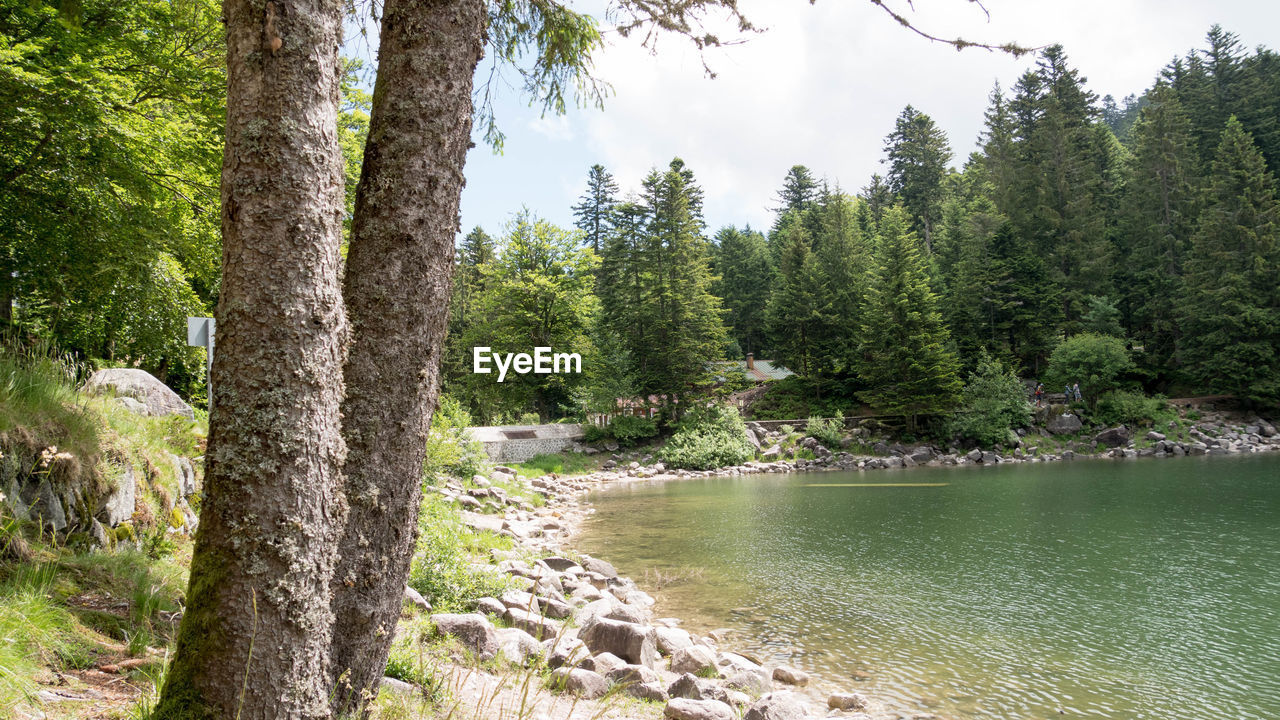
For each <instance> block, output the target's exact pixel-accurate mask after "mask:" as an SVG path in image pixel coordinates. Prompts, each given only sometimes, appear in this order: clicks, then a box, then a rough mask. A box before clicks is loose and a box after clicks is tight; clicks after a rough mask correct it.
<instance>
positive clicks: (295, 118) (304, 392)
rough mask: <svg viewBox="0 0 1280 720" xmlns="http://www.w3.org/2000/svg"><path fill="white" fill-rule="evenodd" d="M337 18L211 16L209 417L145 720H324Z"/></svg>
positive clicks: (245, 0)
mask: <svg viewBox="0 0 1280 720" xmlns="http://www.w3.org/2000/svg"><path fill="white" fill-rule="evenodd" d="M343 7H344V3H343V2H342V0H278V1H277V2H274V3H273V2H263V1H262V0H226V2H225V4H224V18H225V21H226V29H227V30H226V31H227V132H226V151H225V154H224V159H223V169H222V243H223V254H222V290H221V295H220V297H219V301H218V307H217V320H218V352H217V355H216V357H215V359H214V366H213V374H214V376H215V377H216V379H217V382H216V383H215V386H216V388H217V397H216V403H215V405H214V411H213V416H212V418H211V421H210V436H209V446H208V450H207V453H206V455H205V458H206V472H205V496H204V504H203V509H202V511H201V516H200V527H199V530H198V532H197V533H196V541H195V550H194V555H193V557H192V562H191V581H190V586H189V588H188V591H187V607H186V612H185V614H184V616H183V619H182V625H181V627H180V629H179V633H178V642H177V649H176V653H175V656H174V658H173V662H172V664H171V665H170V668H169V674H168V678H167V680H166V682H165V685H164V690H163V693H162V696H161V699H160V703H159V706H158V708H157V709H156V712H155V714H154V715H153V717H155V718H179V717H180V718H191V717H213V718H220V719H222V718H237V719H238V720H258V719H262V720H268V719H271V720H275V719H282V718H290V719H291V718H300V719H305V718H327V717H329V697H330V690H331V687H332V686H331V685H330V673H329V663H328V657H329V644H330V637H331V634H332V623H333V613H332V610H331V608H330V604H329V601H330V582H331V580H332V577H333V568H334V565H335V563H336V556H337V540H338V538H339V536H340V534H341V528H342V522H343V519H344V516H345V512H346V503H345V500H344V498H343V496H342V493H341V486H340V482H341V474H340V471H341V466H342V460H343V454H344V449H343V442H342V437H341V429H340V427H339V414H338V411H339V408H340V404H341V400H342V365H343V361H344V358H345V349H344V348H345V340H346V319H345V313H344V311H343V307H342V298H341V293H340V287H339V280H338V266H339V265H338V264H339V256H338V246H339V242H340V240H341V233H342V208H343V171H342V164H341V157H342V156H341V152H340V149H339V145H338V138H337V127H336V124H337V108H338V49H339V46H340V44H341V40H342V19H343Z"/></svg>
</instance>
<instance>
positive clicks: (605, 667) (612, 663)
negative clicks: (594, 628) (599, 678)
mask: <svg viewBox="0 0 1280 720" xmlns="http://www.w3.org/2000/svg"><path fill="white" fill-rule="evenodd" d="M588 649H590V648H588ZM590 664H591V667H590V668H589V669H591V670H595V671H596V672H598V673H600V674H601V675H608V674H609V672H610V671H612V670H616V669H618V668H620V667H622V666H624V665H626V664H627V661H626V660H623V659H622V658H620V657H618V656H617V655H614V654H613V653H611V652H602V653H600V654H598V655H596V656H595V657H593V658H590ZM582 667H587V663H586V662H583V663H582Z"/></svg>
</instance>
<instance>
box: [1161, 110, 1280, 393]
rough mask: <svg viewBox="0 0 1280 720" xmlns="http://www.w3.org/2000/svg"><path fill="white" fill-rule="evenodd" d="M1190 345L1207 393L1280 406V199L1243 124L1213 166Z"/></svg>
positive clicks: (1191, 302)
mask: <svg viewBox="0 0 1280 720" xmlns="http://www.w3.org/2000/svg"><path fill="white" fill-rule="evenodd" d="M1186 280H1187V282H1186V295H1185V300H1184V307H1183V330H1184V334H1183V336H1182V342H1181V343H1180V346H1181V349H1182V352H1183V357H1184V360H1185V362H1186V366H1187V368H1186V370H1187V373H1188V375H1190V376H1191V377H1192V378H1193V379H1194V380H1195V381H1196V382H1197V384H1198V385H1199V386H1201V387H1204V388H1207V389H1209V390H1210V391H1213V392H1217V393H1230V394H1234V395H1236V396H1237V397H1240V398H1241V399H1245V400H1249V401H1252V402H1254V403H1258V404H1262V405H1267V406H1272V407H1274V406H1277V405H1280V200H1278V199H1277V197H1276V190H1275V180H1274V178H1273V177H1272V175H1271V174H1270V173H1269V172H1268V171H1267V168H1266V165H1265V163H1264V162H1263V158H1262V155H1261V154H1260V153H1259V152H1258V150H1257V147H1256V146H1255V145H1254V143H1253V140H1252V139H1251V138H1250V137H1249V135H1248V133H1247V132H1245V130H1244V128H1243V127H1242V126H1241V124H1240V122H1239V121H1238V120H1237V119H1236V118H1234V117H1233V118H1231V119H1230V120H1229V121H1228V122H1227V126H1226V129H1225V130H1223V132H1222V141H1221V143H1220V144H1219V146H1218V152H1217V155H1216V156H1215V158H1214V161H1213V181H1212V183H1211V185H1210V187H1209V192H1208V204H1207V206H1206V207H1205V209H1204V211H1203V212H1202V213H1201V214H1200V224H1199V227H1198V228H1197V230H1196V233H1195V235H1194V236H1193V237H1192V240H1191V252H1190V257H1189V258H1188V259H1187V277H1186Z"/></svg>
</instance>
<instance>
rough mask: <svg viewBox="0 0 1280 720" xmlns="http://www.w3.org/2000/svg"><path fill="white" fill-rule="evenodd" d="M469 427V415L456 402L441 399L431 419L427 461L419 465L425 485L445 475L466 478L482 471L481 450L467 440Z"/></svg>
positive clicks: (451, 399) (450, 399) (443, 397)
mask: <svg viewBox="0 0 1280 720" xmlns="http://www.w3.org/2000/svg"><path fill="white" fill-rule="evenodd" d="M470 425H471V414H470V413H468V412H467V411H466V410H464V409H463V408H462V405H461V404H460V403H459V402H458V401H457V400H455V399H453V398H452V397H449V396H448V395H443V396H441V398H440V407H438V408H436V412H435V414H434V415H432V416H431V433H430V434H429V435H428V436H427V460H426V462H425V463H423V466H422V477H423V480H424V481H425V482H426V483H427V484H428V485H437V484H439V483H440V482H441V481H442V480H443V478H444V477H445V476H446V475H453V476H455V477H464V478H469V477H471V476H472V475H475V474H476V473H478V472H480V471H481V470H482V469H483V466H484V462H485V460H486V456H485V454H484V449H483V448H482V447H481V445H480V443H478V442H476V441H474V440H472V439H471V434H470V433H469V432H467V427H468V426H470Z"/></svg>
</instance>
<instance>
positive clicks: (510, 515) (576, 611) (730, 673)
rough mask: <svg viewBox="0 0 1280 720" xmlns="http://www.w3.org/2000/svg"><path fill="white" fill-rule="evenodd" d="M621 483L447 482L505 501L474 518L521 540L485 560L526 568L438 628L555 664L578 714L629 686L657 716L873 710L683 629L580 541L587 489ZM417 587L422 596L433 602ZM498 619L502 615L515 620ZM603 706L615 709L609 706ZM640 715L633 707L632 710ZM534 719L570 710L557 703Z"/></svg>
mask: <svg viewBox="0 0 1280 720" xmlns="http://www.w3.org/2000/svg"><path fill="white" fill-rule="evenodd" d="M631 477H632V476H627V475H620V476H616V477H615V479H618V480H622V479H629V478H631ZM655 477H658V476H655ZM670 477H672V478H676V477H679V476H676V475H672V476H670ZM490 478H493V479H496V480H499V481H500V482H501V484H509V483H511V482H519V483H527V484H528V486H529V487H530V488H532V489H533V490H534V491H535V492H538V493H539V494H541V495H542V496H543V497H544V498H545V499H546V503H545V505H544V506H543V507H541V508H534V507H530V506H529V505H528V504H527V503H523V502H521V501H519V500H518V499H516V498H514V497H510V496H509V495H508V494H507V493H506V492H504V491H501V490H500V489H499V488H498V487H495V486H493V485H492V484H491V483H490ZM610 481H611V480H610V479H608V478H606V477H599V476H581V477H573V478H559V477H554V476H551V477H542V478H534V479H532V480H526V479H524V478H518V477H517V476H516V475H515V473H514V471H512V470H511V469H510V468H506V467H497V468H494V469H493V471H492V472H491V473H490V477H482V476H477V477H475V478H473V479H472V482H471V483H470V485H471V486H472V487H464V485H463V484H462V483H451V484H450V485H448V486H446V487H444V488H441V489H439V492H441V493H442V494H444V495H445V496H446V497H450V498H452V499H454V500H458V501H460V502H463V504H465V505H468V506H472V507H476V506H475V505H474V503H480V507H481V508H483V509H488V510H493V509H495V508H494V507H493V506H494V505H500V506H501V507H502V512H501V514H483V513H477V512H471V511H470V510H464V511H463V514H462V518H463V523H464V524H466V525H467V526H469V527H471V528H473V529H475V530H484V531H489V532H493V533H497V534H499V535H504V536H506V537H509V538H511V539H512V541H513V542H514V543H515V547H514V548H513V549H512V550H495V551H492V553H491V555H492V563H491V564H487V565H483V566H477V567H476V568H475V569H477V570H478V571H481V572H492V573H501V574H504V575H507V576H510V577H512V578H515V579H516V583H517V584H518V587H519V589H513V590H510V591H507V592H505V593H503V594H502V596H501V597H486V598H481V599H480V600H479V602H478V603H477V607H476V612H474V613H466V614H434V615H431V621H432V623H433V624H434V625H435V627H436V629H437V631H438V632H440V633H441V634H444V635H450V636H453V637H454V638H456V639H457V640H458V641H459V642H461V643H462V645H463V646H464V647H466V648H467V649H468V650H469V651H470V653H471V654H472V656H473V657H474V659H476V660H480V661H481V662H483V661H487V660H491V659H494V658H496V657H498V656H499V655H501V656H503V657H505V658H506V660H508V661H510V662H512V663H515V664H517V665H524V666H534V665H538V664H539V663H545V664H546V666H547V667H548V668H550V669H551V672H550V676H549V682H548V685H549V687H550V688H551V689H552V690H553V691H554V692H556V693H559V694H565V695H571V696H573V697H574V698H575V701H574V702H575V705H574V706H568V707H566V706H564V705H563V703H562V704H561V705H559V706H556V707H559V708H560V709H561V710H564V711H567V712H568V713H569V715H572V713H573V711H572V710H571V709H570V708H571V707H576V704H577V703H579V702H587V703H590V702H592V701H596V702H600V701H603V700H606V699H607V697H608V696H609V695H611V694H615V693H619V692H620V693H622V694H623V695H626V696H629V697H631V698H636V699H640V700H646V701H650V702H651V703H652V705H651V706H650V708H649V710H648V711H647V712H648V714H652V715H654V716H656V715H657V714H658V712H659V711H660V712H661V714H662V715H664V716H665V717H667V718H673V719H675V720H736V719H737V718H739V717H743V718H747V719H749V720H802V719H804V718H810V717H820V716H823V715H824V714H827V713H829V714H831V715H838V716H840V717H843V718H847V720H870V718H871V715H869V714H867V711H874V710H875V708H876V703H875V702H874V701H872V700H871V699H869V698H867V697H865V696H864V695H862V694H860V693H857V692H853V691H851V690H850V689H849V688H838V687H830V686H825V685H823V684H822V683H818V682H812V681H811V679H810V676H809V675H808V674H807V673H806V672H804V671H802V670H800V669H797V668H793V667H789V666H785V665H782V666H776V667H775V666H767V665H765V664H763V663H760V662H758V661H757V660H756V659H754V658H752V657H750V656H749V654H745V653H741V652H734V651H733V650H732V649H731V648H730V646H729V645H728V644H727V643H726V641H727V635H726V631H712V632H711V633H708V634H706V635H698V634H693V633H690V632H688V631H686V630H684V629H682V628H681V627H680V625H681V620H680V619H679V618H670V617H657V616H656V614H655V612H654V610H655V605H656V601H655V600H654V598H653V597H652V596H651V595H649V594H648V593H646V592H645V591H644V590H642V589H641V588H640V587H639V585H638V584H637V583H636V582H635V581H634V580H633V579H631V578H628V577H624V576H622V575H620V574H619V573H618V571H617V570H616V569H615V568H614V567H613V566H612V565H610V564H609V563H608V562H607V561H605V560H602V559H600V558H595V557H591V556H588V555H584V554H581V553H577V552H574V551H573V550H572V549H570V547H569V544H570V542H571V540H572V538H573V537H574V536H575V535H576V533H577V531H578V529H579V527H580V525H581V523H582V521H583V520H585V519H586V517H587V516H589V515H590V514H591V512H592V509H591V507H590V505H589V504H588V503H587V502H586V500H585V497H584V495H585V493H586V491H589V490H592V489H596V488H598V487H600V486H601V485H602V484H605V483H608V482H610ZM494 491H498V492H496V493H495V492H494ZM463 498H466V499H468V500H470V501H471V502H467V501H465V500H463ZM486 505H488V506H489V507H487V508H486V507H484V506H486ZM531 557H533V558H536V559H532V560H530V558H531ZM413 595H416V593H410V599H411V600H412V601H413V602H414V604H418V605H419V606H421V607H423V608H424V609H426V610H428V611H429V609H430V608H429V605H427V604H426V602H425V601H424V600H422V598H421V597H420V596H419V597H416V598H414V597H413ZM493 618H502V620H503V623H501V624H505V625H506V626H507V627H499V626H498V624H495V623H494V621H493ZM469 672H470V671H469ZM598 712H601V713H602V714H603V716H605V717H609V716H611V715H612V714H613V713H611V712H609V711H608V709H607V708H601V709H598ZM635 714H636V713H635V712H634V708H632V710H631V711H628V712H627V713H624V715H623V716H625V717H634V716H635ZM641 714H645V713H643V712H642V713H641ZM569 715H565V717H568V716H569ZM532 717H533V718H534V720H539V718H541V720H561V716H560V715H557V714H555V713H554V712H544V713H541V714H534V715H533V716H532ZM927 717H929V716H927V715H921V716H919V718H920V720H923V719H924V718H927Z"/></svg>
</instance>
